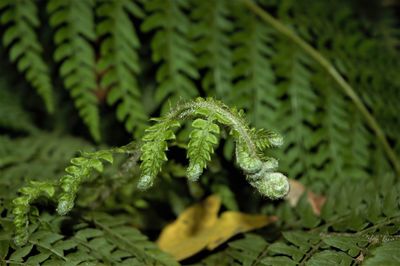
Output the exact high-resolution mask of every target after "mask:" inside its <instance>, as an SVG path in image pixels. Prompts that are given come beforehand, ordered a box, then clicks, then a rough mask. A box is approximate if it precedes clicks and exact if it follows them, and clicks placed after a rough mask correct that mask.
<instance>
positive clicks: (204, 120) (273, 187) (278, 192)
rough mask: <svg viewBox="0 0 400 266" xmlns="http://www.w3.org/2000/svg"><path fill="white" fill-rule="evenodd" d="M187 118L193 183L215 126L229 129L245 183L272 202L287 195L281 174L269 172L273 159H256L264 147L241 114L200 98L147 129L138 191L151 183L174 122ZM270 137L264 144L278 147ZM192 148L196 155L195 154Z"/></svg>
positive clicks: (274, 164)
mask: <svg viewBox="0 0 400 266" xmlns="http://www.w3.org/2000/svg"><path fill="white" fill-rule="evenodd" d="M187 118H193V119H195V121H194V123H193V124H194V127H195V131H194V133H193V132H192V133H191V134H190V142H189V148H188V158H189V167H188V169H187V175H188V178H189V179H191V180H197V179H198V177H199V176H200V174H201V173H202V169H203V168H205V166H206V165H207V162H208V161H209V157H210V154H211V153H212V151H213V145H214V144H216V143H217V140H218V139H217V137H216V136H215V135H216V134H218V133H219V127H218V125H217V123H219V124H221V125H222V126H225V127H228V128H229V129H230V131H231V135H232V136H233V138H234V139H235V142H236V155H237V156H236V161H237V163H238V165H239V167H240V168H242V169H243V171H244V172H245V174H246V175H247V180H248V181H249V183H250V184H251V185H252V186H254V187H255V188H257V189H258V191H259V192H260V193H261V194H262V195H264V196H267V197H270V198H272V199H277V198H282V197H284V196H285V195H286V194H287V192H288V191H289V183H288V181H287V178H286V177H285V176H284V175H282V174H281V173H276V172H273V171H274V170H275V169H276V167H277V165H278V163H277V161H276V160H275V159H272V158H271V159H268V160H264V158H263V157H260V153H261V154H262V153H263V152H264V150H265V147H266V146H267V145H266V144H265V143H266V141H265V140H264V142H263V145H260V143H257V140H256V139H254V136H255V134H254V132H255V130H254V129H251V128H250V127H249V126H248V125H247V122H246V121H245V119H244V118H243V112H241V111H237V110H235V109H230V108H228V107H227V106H226V105H224V104H223V103H221V102H219V101H216V100H213V99H206V100H204V99H202V98H198V99H197V100H195V101H191V102H187V103H184V104H180V105H178V106H177V107H176V108H175V109H173V110H172V111H170V112H169V113H167V114H166V115H165V116H164V117H162V118H160V119H157V120H156V121H159V122H158V123H157V124H155V125H153V126H152V127H150V129H149V130H147V134H146V135H145V136H144V137H143V141H144V144H143V146H142V149H141V150H142V153H143V154H142V157H141V160H142V163H141V170H142V174H141V177H140V180H139V188H141V189H145V188H148V187H150V186H151V185H152V184H153V181H154V179H155V177H156V175H157V173H158V172H159V171H161V166H162V164H163V162H164V161H166V160H167V157H166V155H165V150H166V149H167V147H168V146H167V140H169V139H173V138H174V137H175V135H174V133H173V131H172V130H171V128H172V126H171V125H173V127H178V126H179V125H180V124H179V122H178V120H185V119H187ZM214 121H215V122H214ZM265 136H266V135H265V134H264V137H265ZM273 136H274V137H273V138H271V139H270V140H269V141H268V143H274V144H281V142H282V141H281V140H280V138H279V137H277V136H276V135H273ZM277 140H278V141H277ZM201 143H202V144H201ZM260 148H261V149H260ZM196 149H197V154H195V153H196Z"/></svg>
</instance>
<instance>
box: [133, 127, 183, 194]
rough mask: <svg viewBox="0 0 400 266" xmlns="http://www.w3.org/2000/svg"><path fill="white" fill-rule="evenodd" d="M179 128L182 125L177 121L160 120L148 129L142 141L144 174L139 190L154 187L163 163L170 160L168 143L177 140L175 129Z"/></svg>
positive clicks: (141, 158) (141, 167) (142, 174)
mask: <svg viewBox="0 0 400 266" xmlns="http://www.w3.org/2000/svg"><path fill="white" fill-rule="evenodd" d="M179 126H180V123H179V122H178V121H176V120H167V119H165V120H163V119H159V120H158V123H157V124H155V125H153V126H151V127H149V128H148V129H146V131H145V132H146V134H145V135H144V137H143V139H142V140H143V141H144V144H143V145H142V147H141V151H142V155H141V156H140V160H141V161H142V163H141V164H140V169H141V170H142V173H141V177H140V180H139V183H138V188H139V189H143V190H144V189H147V188H149V187H151V186H152V185H153V182H154V179H155V178H156V177H157V174H158V173H159V172H160V171H161V167H162V165H163V163H164V162H165V161H167V160H168V159H167V155H166V154H165V151H167V150H168V144H167V141H168V140H173V139H175V134H174V131H173V129H174V128H176V127H179Z"/></svg>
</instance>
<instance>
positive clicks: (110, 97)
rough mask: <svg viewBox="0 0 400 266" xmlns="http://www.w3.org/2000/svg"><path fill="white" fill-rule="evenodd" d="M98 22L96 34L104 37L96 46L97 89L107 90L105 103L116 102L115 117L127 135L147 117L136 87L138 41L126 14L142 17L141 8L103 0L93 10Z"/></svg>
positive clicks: (139, 128) (130, 3) (131, 4)
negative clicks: (121, 122)
mask: <svg viewBox="0 0 400 266" xmlns="http://www.w3.org/2000/svg"><path fill="white" fill-rule="evenodd" d="M96 14H97V15H98V16H99V17H101V18H102V21H101V22H100V23H99V24H98V25H97V26H96V30H97V34H98V35H99V36H100V37H104V38H103V40H102V42H101V45H100V59H99V61H98V68H99V71H100V72H101V73H104V74H102V75H101V80H100V86H101V87H102V88H103V89H107V90H109V92H108V94H107V101H108V103H109V104H116V103H117V111H116V114H117V118H118V120H120V121H123V122H125V128H126V129H127V131H128V132H132V131H133V130H134V129H138V130H140V131H141V130H142V129H143V126H144V125H145V124H146V122H147V115H146V113H145V112H144V107H143V104H142V102H141V97H140V96H141V92H140V90H139V87H138V81H137V77H138V75H139V72H140V69H139V58H138V49H139V46H140V44H139V39H138V37H137V36H136V33H135V27H134V25H133V23H132V22H131V20H130V18H129V15H133V16H135V17H142V16H143V13H142V11H141V9H140V8H139V7H138V6H137V5H136V4H135V3H133V2H132V1H127V0H123V1H111V0H104V1H101V2H100V5H99V6H98V7H97V9H96Z"/></svg>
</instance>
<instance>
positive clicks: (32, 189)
mask: <svg viewBox="0 0 400 266" xmlns="http://www.w3.org/2000/svg"><path fill="white" fill-rule="evenodd" d="M19 192H20V193H21V194H22V195H21V196H19V197H18V198H16V199H14V200H13V205H14V208H13V211H12V213H13V214H14V225H15V238H14V241H15V243H16V244H17V245H23V244H25V243H26V241H27V240H28V225H29V219H28V214H29V210H30V205H31V203H32V202H33V201H34V200H36V199H38V198H39V197H40V196H47V197H48V198H52V197H53V196H54V193H55V187H54V184H51V183H48V182H38V181H30V185H29V186H26V187H23V188H21V189H20V190H19Z"/></svg>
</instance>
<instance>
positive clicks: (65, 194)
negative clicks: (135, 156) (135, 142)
mask: <svg viewBox="0 0 400 266" xmlns="http://www.w3.org/2000/svg"><path fill="white" fill-rule="evenodd" d="M130 151H131V148H130V144H128V145H127V146H124V147H121V148H114V149H110V150H100V151H96V152H84V153H82V155H81V156H79V157H75V158H73V159H71V166H68V167H67V168H66V169H65V172H67V174H66V175H65V176H63V177H62V178H61V179H60V181H59V184H58V185H57V186H56V185H55V184H52V183H49V182H37V181H36V182H35V181H32V182H31V183H30V184H31V185H30V186H26V187H23V188H21V189H20V190H19V191H20V193H22V196H20V197H18V198H16V199H15V200H14V201H13V204H14V209H13V214H14V215H15V218H14V225H15V231H16V236H15V242H16V244H17V245H23V244H25V243H26V241H27V239H28V231H27V228H28V224H29V220H28V213H29V210H30V205H31V203H32V202H33V201H34V200H36V199H37V198H38V197H39V196H42V195H44V196H47V197H48V198H53V197H55V192H56V190H55V189H56V188H57V187H59V188H60V189H61V192H60V193H59V195H58V199H57V201H58V207H57V212H58V214H60V215H65V214H67V213H68V212H69V211H70V210H71V209H72V208H73V207H74V203H75V198H76V196H77V194H78V191H79V189H80V186H81V185H82V183H84V182H88V181H90V180H91V177H92V174H93V172H95V171H97V172H100V173H101V172H102V171H103V168H104V166H103V162H104V161H106V162H109V163H113V154H114V153H130Z"/></svg>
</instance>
